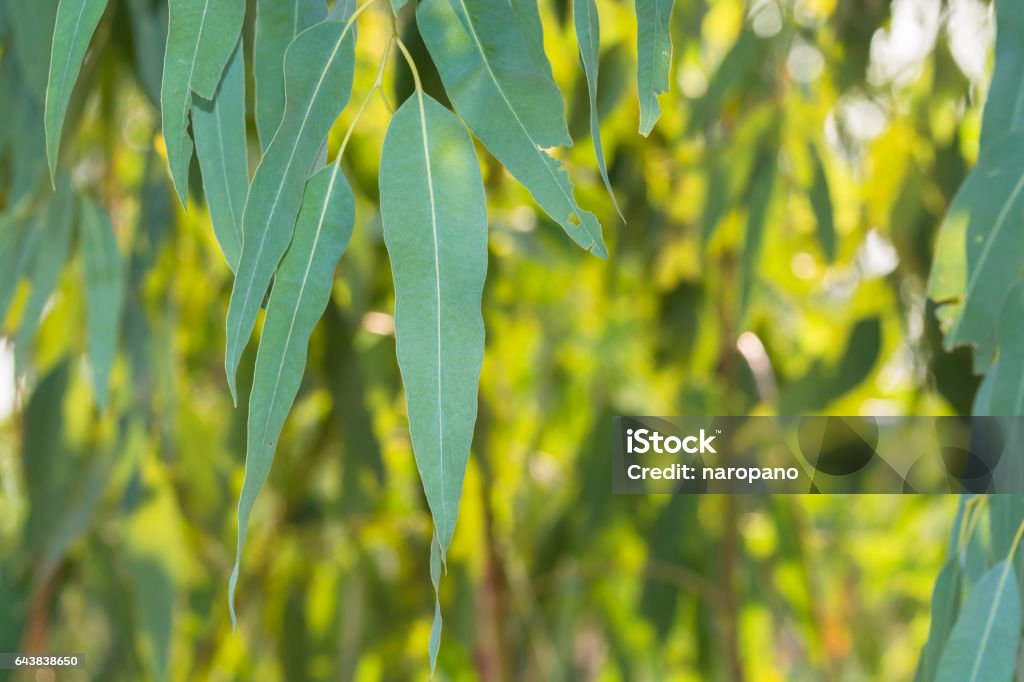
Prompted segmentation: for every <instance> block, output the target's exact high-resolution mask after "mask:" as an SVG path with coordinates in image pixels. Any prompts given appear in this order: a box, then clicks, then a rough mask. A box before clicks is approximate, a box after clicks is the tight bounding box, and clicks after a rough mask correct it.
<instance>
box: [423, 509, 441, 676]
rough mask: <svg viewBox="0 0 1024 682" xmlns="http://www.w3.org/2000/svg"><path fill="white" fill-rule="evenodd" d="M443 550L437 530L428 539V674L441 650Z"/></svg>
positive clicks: (432, 672)
mask: <svg viewBox="0 0 1024 682" xmlns="http://www.w3.org/2000/svg"><path fill="white" fill-rule="evenodd" d="M442 554H443V550H442V549H441V546H440V543H439V542H438V540H437V530H436V529H435V530H434V535H433V537H432V538H431V539H430V582H431V583H432V584H433V585H434V622H433V624H432V625H431V626H430V640H429V642H428V644H427V650H428V653H429V655H430V674H431V675H433V674H434V669H435V668H436V667H437V653H438V652H439V651H440V650H441V626H442V619H441V596H440V591H441V556H442Z"/></svg>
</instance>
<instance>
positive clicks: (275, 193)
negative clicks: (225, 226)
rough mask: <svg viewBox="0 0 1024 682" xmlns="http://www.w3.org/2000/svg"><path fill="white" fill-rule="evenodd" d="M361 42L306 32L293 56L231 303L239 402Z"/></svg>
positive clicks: (341, 34)
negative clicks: (258, 327) (243, 371)
mask: <svg viewBox="0 0 1024 682" xmlns="http://www.w3.org/2000/svg"><path fill="white" fill-rule="evenodd" d="M354 47H355V39H354V38H353V35H352V32H351V30H349V29H348V28H346V25H344V24H341V23H340V22H334V21H325V22H322V23H319V24H317V25H316V26H313V27H312V28H309V29H306V30H305V31H303V32H302V33H301V34H299V36H298V37H297V38H296V39H295V41H294V42H293V43H292V44H291V46H290V47H289V48H288V52H287V55H286V56H285V89H286V95H285V100H286V102H287V104H286V106H285V111H284V118H283V119H282V120H281V125H280V127H279V128H278V130H277V133H276V134H275V135H274V139H273V141H272V142H271V143H270V146H269V147H267V150H266V153H265V154H264V155H263V160H262V161H260V165H259V167H258V168H257V169H256V174H255V175H254V176H253V179H252V184H251V186H250V187H249V195H248V198H247V199H246V202H245V212H244V213H243V217H242V254H241V257H240V258H239V261H238V272H237V275H236V277H235V283H234V287H233V288H232V290H231V300H230V302H229V304H228V320H227V349H226V351H225V358H224V366H225V369H226V370H227V376H228V386H229V387H230V388H231V394H232V396H235V395H236V391H235V373H236V370H237V368H238V360H239V358H241V355H242V349H243V348H244V347H245V344H246V342H247V341H248V340H249V334H250V333H251V332H252V329H253V326H254V325H255V324H256V314H257V313H258V312H259V308H260V303H261V302H262V301H263V296H264V294H265V293H266V291H267V287H268V286H269V285H270V280H271V278H272V277H273V275H274V269H275V268H276V267H277V264H278V262H279V261H280V260H281V256H282V255H284V252H285V249H287V248H288V243H289V242H290V241H291V237H292V228H293V227H294V224H295V216H296V215H297V214H298V212H299V205H300V203H301V201H302V187H303V185H304V184H305V182H306V178H307V177H308V174H309V171H310V168H311V167H312V165H313V162H314V160H315V159H316V158H317V154H318V153H319V152H320V149H321V146H322V144H323V141H324V138H325V137H326V136H327V132H328V131H329V130H330V128H331V125H332V124H333V123H334V120H335V119H336V118H337V117H338V114H339V113H341V110H342V109H344V108H345V104H346V103H347V102H348V98H349V94H350V93H351V90H352V75H353V69H354V66H355V49H354Z"/></svg>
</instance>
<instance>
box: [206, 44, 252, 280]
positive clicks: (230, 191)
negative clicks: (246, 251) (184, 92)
mask: <svg viewBox="0 0 1024 682" xmlns="http://www.w3.org/2000/svg"><path fill="white" fill-rule="evenodd" d="M192 132H193V134H194V135H195V140H196V156H198V157H199V167H200V168H201V169H202V171H203V192H204V194H205V195H206V203H207V205H208V206H209V207H210V220H211V222H212V223H213V232H214V234H215V235H216V236H217V243H219V244H220V248H221V251H222V252H223V253H224V259H225V260H226V261H227V262H228V265H229V266H230V267H231V270H232V271H234V270H235V268H236V267H238V257H239V255H240V254H241V252H242V211H243V210H244V208H245V198H246V194H247V193H248V191H249V148H248V144H247V143H246V139H245V63H244V60H243V58H242V41H241V40H239V41H238V45H236V46H235V51H234V52H233V53H232V55H231V59H230V60H228V65H227V67H226V68H225V69H224V77H223V78H222V79H221V82H220V86H218V88H217V93H216V94H215V95H214V97H213V100H212V101H211V100H206V99H203V98H202V97H200V96H198V95H197V96H196V98H195V99H194V100H193V103H192Z"/></svg>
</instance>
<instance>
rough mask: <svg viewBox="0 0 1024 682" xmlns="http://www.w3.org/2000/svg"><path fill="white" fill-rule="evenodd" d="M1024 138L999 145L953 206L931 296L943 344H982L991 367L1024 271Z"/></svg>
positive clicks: (940, 240) (982, 363)
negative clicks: (1009, 299) (1002, 316)
mask: <svg viewBox="0 0 1024 682" xmlns="http://www.w3.org/2000/svg"><path fill="white" fill-rule="evenodd" d="M1022 221H1024V132H1015V133H1010V134H1008V135H1006V136H1003V137H1001V138H999V139H998V140H996V141H994V142H993V143H992V144H991V145H990V147H989V148H988V150H987V152H986V153H985V154H982V156H981V158H980V159H979V160H978V165H977V166H975V168H974V170H972V171H971V173H970V175H968V176H967V179H966V180H965V181H964V183H963V185H962V186H961V187H960V190H959V191H958V192H957V194H956V197H954V199H953V203H952V204H951V205H950V207H949V211H948V213H947V214H946V217H945V219H944V220H943V222H942V225H941V226H940V228H939V235H938V237H937V238H936V250H935V260H934V264H933V266H932V273H931V275H930V277H929V282H928V295H929V296H930V297H931V298H932V299H934V300H935V301H936V302H937V303H939V304H941V307H940V308H939V309H938V311H937V314H938V316H939V318H940V320H941V321H942V322H943V323H944V326H945V327H946V336H945V341H944V344H943V345H944V346H945V347H946V349H947V350H948V349H952V348H954V347H955V346H960V345H972V346H975V349H976V352H975V364H974V370H975V372H981V371H983V370H985V369H986V368H987V367H988V366H989V365H990V364H991V362H992V357H993V354H994V352H995V343H996V324H997V319H998V315H999V310H1000V308H1001V307H1002V304H1003V301H1004V300H1005V298H1006V295H1007V293H1008V292H1009V291H1010V288H1011V287H1012V286H1013V285H1014V284H1015V283H1016V282H1017V279H1018V278H1019V276H1020V272H1021V267H1022V266H1024V231H1022V230H1020V229H1019V226H1020V224H1021V223H1022Z"/></svg>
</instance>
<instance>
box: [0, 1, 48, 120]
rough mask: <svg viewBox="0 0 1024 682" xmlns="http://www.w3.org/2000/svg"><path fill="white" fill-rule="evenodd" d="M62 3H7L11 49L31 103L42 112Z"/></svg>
mask: <svg viewBox="0 0 1024 682" xmlns="http://www.w3.org/2000/svg"><path fill="white" fill-rule="evenodd" d="M59 3H60V0H7V16H8V18H9V20H10V22H11V48H12V50H13V52H14V59H15V60H16V61H17V63H18V67H19V69H20V70H21V74H22V77H23V79H24V82H25V85H26V86H27V88H28V92H29V94H30V95H31V97H32V101H33V103H34V104H35V106H36V107H38V108H39V110H40V111H42V109H43V103H44V102H45V101H46V81H47V76H48V74H49V70H50V46H51V45H52V44H53V27H54V24H55V22H56V19H57V6H58V4H59Z"/></svg>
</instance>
